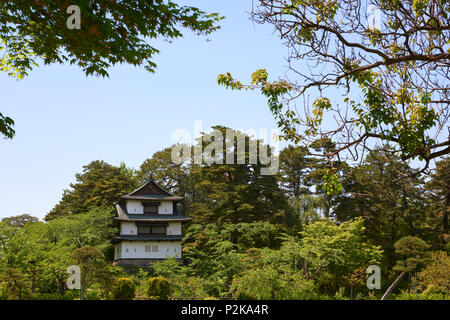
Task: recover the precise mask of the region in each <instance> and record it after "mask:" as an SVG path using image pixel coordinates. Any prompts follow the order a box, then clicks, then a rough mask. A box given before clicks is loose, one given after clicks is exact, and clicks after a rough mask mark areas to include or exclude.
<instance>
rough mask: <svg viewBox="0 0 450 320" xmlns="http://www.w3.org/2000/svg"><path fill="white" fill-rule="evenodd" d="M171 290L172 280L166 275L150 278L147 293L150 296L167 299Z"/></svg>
mask: <svg viewBox="0 0 450 320" xmlns="http://www.w3.org/2000/svg"><path fill="white" fill-rule="evenodd" d="M171 291H172V290H171V285H170V282H169V281H168V280H167V279H166V278H164V277H154V278H150V279H149V280H148V289H147V295H148V297H149V298H153V299H154V298H156V299H159V300H167V299H168V298H169V296H170V294H171Z"/></svg>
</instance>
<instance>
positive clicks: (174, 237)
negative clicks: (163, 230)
mask: <svg viewBox="0 0 450 320" xmlns="http://www.w3.org/2000/svg"><path fill="white" fill-rule="evenodd" d="M116 239H118V240H128V241H150V240H158V241H164V240H165V241H175V240H182V239H183V236H182V235H148V236H143V235H142V236H140V235H119V236H117V237H116Z"/></svg>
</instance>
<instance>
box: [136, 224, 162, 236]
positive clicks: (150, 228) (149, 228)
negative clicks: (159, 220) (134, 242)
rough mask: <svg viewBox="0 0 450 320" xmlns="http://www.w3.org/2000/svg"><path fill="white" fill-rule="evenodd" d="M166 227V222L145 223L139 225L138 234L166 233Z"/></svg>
mask: <svg viewBox="0 0 450 320" xmlns="http://www.w3.org/2000/svg"><path fill="white" fill-rule="evenodd" d="M166 229H167V225H166V224H144V225H138V226H137V231H138V235H165V234H166Z"/></svg>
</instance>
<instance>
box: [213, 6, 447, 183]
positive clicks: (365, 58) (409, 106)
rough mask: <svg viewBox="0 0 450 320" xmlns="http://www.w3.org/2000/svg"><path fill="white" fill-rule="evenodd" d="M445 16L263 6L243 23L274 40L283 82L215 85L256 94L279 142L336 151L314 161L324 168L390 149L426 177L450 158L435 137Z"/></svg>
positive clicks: (259, 79)
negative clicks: (282, 55) (265, 27)
mask: <svg viewBox="0 0 450 320" xmlns="http://www.w3.org/2000/svg"><path fill="white" fill-rule="evenodd" d="M418 3H420V4H421V5H417V4H418ZM448 12H449V3H448V1H441V0H439V1H408V2H402V1H373V2H370V3H369V2H366V1H362V0H359V1H353V0H343V1H328V2H321V1H290V2H289V1H288V2H286V1H283V0H276V1H269V0H262V1H260V2H259V5H258V6H256V7H255V8H254V10H253V11H252V13H251V18H252V20H253V21H255V22H256V23H261V24H269V25H272V26H273V27H274V29H275V30H276V32H277V33H279V36H280V38H281V39H282V40H283V42H284V44H285V45H286V46H287V47H288V49H289V57H288V61H289V70H288V72H287V73H286V75H284V77H282V78H280V79H278V80H275V81H271V80H269V75H268V72H267V71H266V69H259V70H257V71H255V72H254V73H253V74H252V76H251V82H250V83H249V84H248V85H245V84H243V83H242V82H240V81H239V80H236V79H234V78H233V76H232V75H231V74H230V73H226V74H221V75H219V76H218V80H217V81H218V83H219V84H220V85H223V86H225V87H227V88H231V89H233V90H247V89H251V90H255V89H256V90H260V91H261V93H262V94H263V95H264V96H265V97H266V98H267V101H268V106H269V109H270V111H271V112H272V114H273V115H274V117H275V119H276V121H277V124H278V126H279V127H280V129H281V130H282V133H283V137H284V138H285V139H286V140H289V141H292V142H294V143H295V144H302V145H304V146H306V147H307V146H310V145H311V144H312V143H314V142H315V141H317V140H320V139H324V138H328V139H331V140H333V142H334V143H336V145H337V148H336V149H334V150H328V152H327V153H326V154H324V155H323V156H324V157H325V159H327V161H328V163H329V165H331V166H332V165H333V162H334V161H335V160H336V159H339V161H340V160H341V159H343V158H349V159H352V160H361V159H362V158H363V157H364V152H365V151H366V150H370V149H371V147H372V146H375V145H380V144H384V143H391V144H392V145H393V146H394V147H395V150H396V152H397V153H398V154H400V157H401V159H402V160H408V159H414V158H416V159H419V160H424V164H423V168H422V169H423V170H425V169H426V168H428V165H429V163H430V160H431V159H434V158H437V157H439V156H442V155H445V154H448V153H449V152H450V145H449V144H450V142H449V141H448V138H447V136H446V133H444V132H442V134H440V133H441V130H442V129H443V128H445V123H446V122H447V121H448V119H449V112H448V110H449V109H448V107H449V96H448V88H447V86H446V83H447V82H448V80H449V76H448V64H447V61H448V59H449V57H450V52H449V51H448V38H449V36H450V35H449V24H450V19H449V14H448ZM377 17H378V18H379V19H378V21H376V22H375V23H373V20H374V19H375V20H377ZM336 92H344V94H343V98H340V96H339V95H336V94H335V93H336ZM310 96H311V97H312V103H310V102H309V100H310V99H309V98H310ZM299 99H302V100H303V101H305V102H304V103H305V108H298V102H299ZM300 101H301V100H300ZM298 110H305V111H304V112H300V111H298ZM423 170H421V171H423ZM330 177H333V176H330ZM334 178H336V177H335V176H334ZM332 180H335V179H331V180H330V181H331V182H333V184H334V185H335V186H336V187H337V188H338V186H339V183H338V182H337V181H332Z"/></svg>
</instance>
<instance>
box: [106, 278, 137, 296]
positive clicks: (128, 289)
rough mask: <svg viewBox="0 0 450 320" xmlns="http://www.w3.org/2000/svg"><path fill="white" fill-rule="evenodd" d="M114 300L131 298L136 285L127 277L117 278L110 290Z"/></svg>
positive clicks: (134, 292)
mask: <svg viewBox="0 0 450 320" xmlns="http://www.w3.org/2000/svg"><path fill="white" fill-rule="evenodd" d="M111 294H112V297H113V299H114V300H132V299H133V298H134V296H135V294H136V286H135V284H134V282H133V280H131V279H129V278H118V279H116V280H115V281H114V285H113V287H112V291H111Z"/></svg>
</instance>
